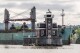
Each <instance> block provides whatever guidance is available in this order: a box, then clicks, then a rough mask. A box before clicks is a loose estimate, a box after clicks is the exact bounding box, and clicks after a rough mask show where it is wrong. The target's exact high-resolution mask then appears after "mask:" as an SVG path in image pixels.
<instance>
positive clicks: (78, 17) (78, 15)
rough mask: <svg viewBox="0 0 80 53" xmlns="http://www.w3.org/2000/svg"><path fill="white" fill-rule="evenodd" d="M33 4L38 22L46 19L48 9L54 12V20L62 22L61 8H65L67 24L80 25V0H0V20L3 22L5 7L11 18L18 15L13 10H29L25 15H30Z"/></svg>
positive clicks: (18, 11) (19, 11) (17, 11)
mask: <svg viewBox="0 0 80 53" xmlns="http://www.w3.org/2000/svg"><path fill="white" fill-rule="evenodd" d="M33 6H35V7H36V9H37V17H36V18H37V23H38V22H43V21H44V14H45V13H46V12H47V9H50V10H51V12H52V13H53V14H54V19H53V22H57V23H58V24H61V10H62V9H64V13H65V16H64V23H65V25H80V10H79V9H80V8H79V7H80V0H35V1H34V0H17V1H12V0H4V1H1V2H0V22H3V19H4V9H5V8H7V9H8V10H9V11H10V18H11V17H13V16H15V15H16V14H14V13H12V12H11V11H13V12H16V13H21V12H24V11H27V13H25V14H23V15H25V16H26V17H29V14H30V9H31V8H32V7H33ZM15 18H25V17H15ZM27 23H28V22H27Z"/></svg>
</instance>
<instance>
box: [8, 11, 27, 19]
mask: <svg viewBox="0 0 80 53" xmlns="http://www.w3.org/2000/svg"><path fill="white" fill-rule="evenodd" d="M9 11H10V12H12V13H14V14H18V13H16V12H14V11H12V10H9ZM21 16H23V17H26V16H25V15H23V14H22V15H21ZM11 18H12V17H11Z"/></svg>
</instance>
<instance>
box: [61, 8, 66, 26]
mask: <svg viewBox="0 0 80 53" xmlns="http://www.w3.org/2000/svg"><path fill="white" fill-rule="evenodd" d="M61 16H62V26H63V25H64V16H65V14H64V9H62V14H61Z"/></svg>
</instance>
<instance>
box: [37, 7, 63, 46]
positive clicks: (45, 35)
mask: <svg viewBox="0 0 80 53" xmlns="http://www.w3.org/2000/svg"><path fill="white" fill-rule="evenodd" d="M44 18H45V22H43V23H38V24H37V29H36V35H37V41H36V44H37V45H62V38H61V34H60V29H61V28H60V27H59V26H58V25H57V23H53V18H54V15H53V14H52V12H51V11H50V10H49V9H48V12H46V14H45V15H44Z"/></svg>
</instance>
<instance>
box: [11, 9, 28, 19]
mask: <svg viewBox="0 0 80 53" xmlns="http://www.w3.org/2000/svg"><path fill="white" fill-rule="evenodd" d="M27 11H29V9H28V10H27ZM27 11H24V12H21V13H19V14H17V15H15V16H13V17H11V18H14V17H17V16H19V15H22V14H24V13H26V12H27Z"/></svg>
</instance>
